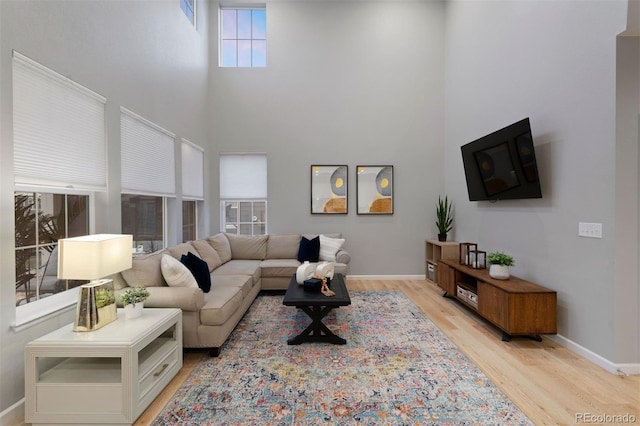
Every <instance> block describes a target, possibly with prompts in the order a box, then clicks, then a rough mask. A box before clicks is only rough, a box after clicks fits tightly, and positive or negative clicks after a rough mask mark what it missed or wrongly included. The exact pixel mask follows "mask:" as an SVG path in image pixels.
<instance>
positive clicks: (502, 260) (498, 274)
mask: <svg viewBox="0 0 640 426" xmlns="http://www.w3.org/2000/svg"><path fill="white" fill-rule="evenodd" d="M487 260H488V261H489V263H491V266H490V267H489V276H490V277H491V278H495V279H497V280H506V279H509V266H513V265H515V262H514V260H513V257H511V256H509V255H508V254H505V253H503V252H501V251H494V252H493V253H489V255H488V256H487Z"/></svg>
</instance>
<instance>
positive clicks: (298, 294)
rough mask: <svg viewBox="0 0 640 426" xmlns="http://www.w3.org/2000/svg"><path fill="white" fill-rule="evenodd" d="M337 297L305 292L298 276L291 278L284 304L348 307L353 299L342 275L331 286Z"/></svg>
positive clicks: (334, 277)
mask: <svg viewBox="0 0 640 426" xmlns="http://www.w3.org/2000/svg"><path fill="white" fill-rule="evenodd" d="M329 288H330V289H331V290H333V291H334V292H335V293H336V295H335V296H325V295H324V294H322V292H317V293H315V292H310V291H305V290H304V286H303V285H301V284H298V282H297V281H296V276H295V275H293V276H292V277H291V281H290V282H289V287H288V288H287V292H286V293H285V294H284V299H282V304H283V305H285V306H347V305H350V304H351V298H350V297H349V292H348V291H347V286H346V285H345V283H344V278H343V276H342V274H335V275H334V276H333V279H332V280H331V285H330V286H329Z"/></svg>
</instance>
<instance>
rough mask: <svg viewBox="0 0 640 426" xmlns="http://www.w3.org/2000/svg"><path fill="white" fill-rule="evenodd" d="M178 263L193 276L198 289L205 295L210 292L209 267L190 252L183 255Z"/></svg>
mask: <svg viewBox="0 0 640 426" xmlns="http://www.w3.org/2000/svg"><path fill="white" fill-rule="evenodd" d="M180 262H182V263H183V264H184V266H186V267H187V268H188V269H189V271H190V272H191V273H192V274H193V277H194V278H195V279H196V282H197V285H198V287H200V288H201V289H202V291H204V292H205V293H209V290H211V276H210V275H209V266H208V265H207V262H205V261H204V260H202V259H200V258H199V257H198V256H196V255H195V254H193V253H191V252H188V253H187V254H183V255H182V257H181V258H180Z"/></svg>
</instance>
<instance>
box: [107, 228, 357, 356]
mask: <svg viewBox="0 0 640 426" xmlns="http://www.w3.org/2000/svg"><path fill="white" fill-rule="evenodd" d="M316 236H317V235H313V234H309V235H307V234H303V235H300V234H287V235H276V234H273V235H261V236H239V235H231V234H223V233H220V234H216V235H214V236H212V237H209V238H204V239H201V240H196V241H190V242H188V243H183V244H179V245H177V246H173V247H169V248H167V249H164V250H161V251H159V252H156V253H152V254H147V255H141V256H136V257H134V259H133V266H132V268H131V269H128V270H126V271H123V272H121V273H120V274H117V275H116V276H114V277H113V278H114V283H115V288H116V300H119V297H118V296H119V294H120V293H121V292H122V291H124V289H126V288H127V287H146V288H147V289H148V290H149V293H150V297H149V298H148V299H147V300H146V301H145V307H149V308H169V307H171V308H180V309H181V310H182V326H183V345H184V347H187V348H209V349H210V353H211V355H212V356H217V355H218V354H219V351H220V347H221V346H222V344H223V343H224V342H225V341H226V339H227V338H228V337H229V335H230V334H231V332H232V331H233V329H234V328H235V326H236V325H237V324H238V322H239V321H240V319H241V318H242V316H243V315H244V314H245V312H246V311H247V310H248V309H249V307H250V306H251V303H252V302H253V300H254V299H255V298H256V296H257V295H258V293H259V292H260V291H261V290H286V288H287V286H288V285H289V282H290V280H291V277H292V276H293V275H294V274H295V273H296V270H297V268H298V266H300V262H299V261H298V259H297V257H298V250H299V247H300V241H301V239H302V237H305V238H307V239H312V238H314V237H316ZM322 238H323V240H324V241H330V242H331V243H339V242H340V241H341V238H340V234H323V236H322ZM342 241H343V240H342ZM336 245H339V244H331V245H329V244H326V245H324V246H323V247H322V249H323V250H322V252H324V257H323V258H321V259H320V260H321V261H322V260H323V259H325V260H328V261H330V260H332V259H331V255H334V254H335V271H336V273H342V274H343V275H345V276H346V274H347V269H348V263H349V261H350V260H351V256H350V255H349V253H348V252H347V251H345V250H344V249H343V248H342V247H339V248H338V249H337V251H335V249H336ZM334 251H335V253H334ZM188 252H191V253H193V254H194V255H196V256H198V257H199V258H200V259H202V260H204V261H205V262H206V267H208V269H209V274H210V275H209V276H210V279H211V290H210V291H209V292H204V291H203V290H202V289H201V288H200V287H199V286H197V285H194V284H193V277H192V276H191V277H190V279H187V280H179V281H180V282H173V281H176V280H175V279H174V277H173V276H172V275H169V276H170V278H171V280H170V281H172V282H169V283H168V282H167V280H166V279H165V275H167V270H166V269H165V270H164V271H163V268H164V267H166V265H167V263H169V261H170V260H171V259H168V258H166V259H165V260H164V262H165V263H164V266H163V267H161V262H162V256H163V255H170V256H171V257H173V258H175V259H178V260H180V259H181V257H182V255H184V254H187V253H188ZM322 252H321V254H322ZM171 263H175V261H172V262H171ZM163 272H164V275H163ZM183 281H184V282H183ZM187 281H189V282H187ZM118 303H120V302H118Z"/></svg>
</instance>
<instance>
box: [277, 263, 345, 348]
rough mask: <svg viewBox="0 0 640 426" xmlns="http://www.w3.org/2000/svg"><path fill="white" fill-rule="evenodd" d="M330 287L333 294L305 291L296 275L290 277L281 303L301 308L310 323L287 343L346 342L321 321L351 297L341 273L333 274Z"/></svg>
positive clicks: (340, 343) (342, 343)
mask: <svg viewBox="0 0 640 426" xmlns="http://www.w3.org/2000/svg"><path fill="white" fill-rule="evenodd" d="M330 288H331V290H333V291H334V292H335V293H336V294H335V296H325V295H324V294H322V293H321V292H318V293H314V292H309V291H305V290H304V287H303V286H302V285H300V284H298V282H297V281H296V276H295V275H294V276H292V277H291V281H290V282H289V287H288V288H287V292H286V293H285V294H284V299H283V300H282V304H283V305H285V306H295V307H296V308H298V309H302V310H303V311H304V312H305V313H306V314H307V315H309V317H310V318H311V324H309V326H308V327H307V328H305V329H304V331H302V333H300V334H298V335H297V336H296V337H293V338H291V339H289V340H287V343H288V344H289V345H299V344H300V343H303V342H327V343H333V344H337V345H344V344H345V343H347V341H346V340H345V339H343V338H342V337H340V336H338V335H336V334H335V333H333V332H332V331H331V330H329V328H327V326H326V325H324V324H323V323H322V319H323V318H324V317H325V316H327V314H328V313H329V312H331V311H332V310H333V309H335V308H339V307H340V306H348V305H350V304H351V298H350V297H349V292H348V291H347V287H346V286H345V284H344V278H343V277H342V274H336V275H334V277H333V279H332V280H331V286H330Z"/></svg>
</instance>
